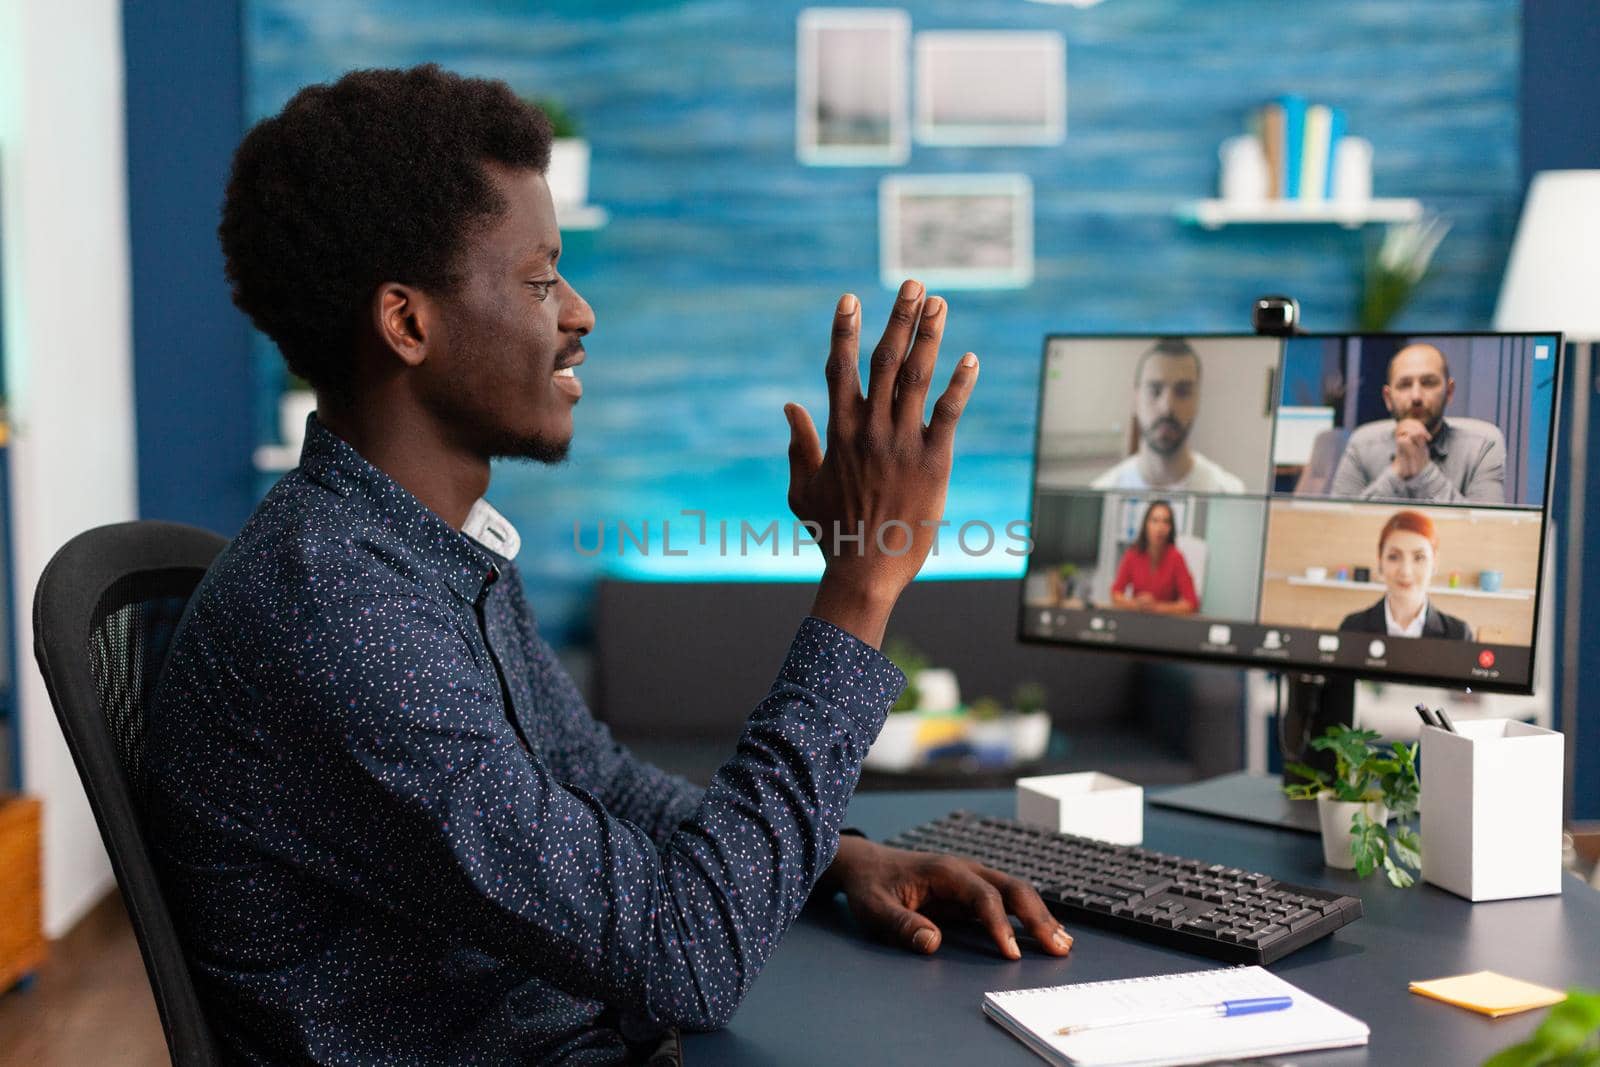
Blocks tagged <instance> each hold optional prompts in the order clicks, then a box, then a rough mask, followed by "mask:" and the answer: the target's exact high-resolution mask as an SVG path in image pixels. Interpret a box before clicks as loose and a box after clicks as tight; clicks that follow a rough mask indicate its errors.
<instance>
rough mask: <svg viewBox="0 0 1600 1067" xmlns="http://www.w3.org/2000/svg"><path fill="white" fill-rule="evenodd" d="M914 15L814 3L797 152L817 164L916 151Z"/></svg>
mask: <svg viewBox="0 0 1600 1067" xmlns="http://www.w3.org/2000/svg"><path fill="white" fill-rule="evenodd" d="M910 46H911V16H910V15H908V14H906V12H905V11H903V10H900V9H898V8H837V7H808V8H805V9H804V10H802V11H801V12H800V16H799V20H798V27H797V40H796V56H795V60H796V61H795V155H796V157H797V158H798V159H799V160H800V162H802V163H805V164H808V165H811V166H898V165H899V164H901V163H904V162H905V161H906V160H907V159H909V158H910V156H911V122H910V118H909V115H908V112H909V110H910V108H909V102H908V99H907V98H908V96H909V92H910V90H909V83H910V72H909V60H908V53H909V51H910Z"/></svg>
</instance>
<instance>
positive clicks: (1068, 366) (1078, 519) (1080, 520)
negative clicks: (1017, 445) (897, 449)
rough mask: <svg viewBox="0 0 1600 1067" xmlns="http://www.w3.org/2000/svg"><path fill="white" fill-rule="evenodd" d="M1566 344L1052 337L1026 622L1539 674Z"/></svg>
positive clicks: (1446, 672) (1297, 661)
mask: <svg viewBox="0 0 1600 1067" xmlns="http://www.w3.org/2000/svg"><path fill="white" fill-rule="evenodd" d="M1560 340H1561V339H1560V337H1559V336H1558V335H1554V334H1443V335H1433V334H1429V335H1422V334H1418V335H1391V334H1383V335H1353V334H1345V335H1337V336H1335V335H1318V336H1305V335H1302V336H1294V337H1263V336H1258V335H1248V336H1226V337H1224V336H1204V335H1193V336H1177V335H1169V336H1148V337H1131V336H1123V337H1082V336H1071V337H1069V336H1054V337H1050V338H1048V339H1047V340H1046V343H1045V351H1044V367H1043V377H1042V382H1041V395H1040V407H1039V426H1038V438H1037V442H1036V452H1035V460H1034V463H1035V466H1034V485H1033V514H1032V521H1033V528H1032V536H1033V550H1032V552H1031V554H1030V556H1029V558H1028V566H1027V573H1026V577H1025V578H1024V580H1023V596H1022V616H1021V635H1022V637H1023V638H1024V639H1028V640H1041V641H1052V642H1061V643H1064V644H1075V645H1090V646H1101V647H1117V648H1122V649H1125V650H1128V651H1143V652H1153V653H1163V654H1172V655H1180V656H1186V657H1200V658H1214V659H1220V660H1234V661H1240V662H1253V663H1255V664H1257V665H1262V666H1271V665H1272V664H1273V663H1282V664H1283V665H1285V666H1297V667H1306V668H1328V669H1338V670H1348V671H1353V672H1358V673H1361V674H1364V675H1369V676H1374V677H1385V676H1387V677H1394V678H1397V679H1406V680H1411V681H1421V682H1439V683H1444V684H1449V685H1464V686H1478V687H1484V688H1498V689H1511V690H1517V689H1520V690H1527V689H1528V688H1529V687H1530V686H1531V685H1532V680H1533V679H1532V664H1533V643H1534V625H1535V620H1536V618H1537V614H1538V593H1539V585H1540V583H1539V577H1540V567H1541V549H1542V547H1543V544H1544V537H1545V523H1544V519H1545V496H1546V492H1547V482H1548V477H1547V476H1548V472H1549V465H1550V457H1551V449H1552V443H1553V435H1554V421H1555V403H1556V395H1557V370H1558V364H1559V361H1560V354H1561V343H1560Z"/></svg>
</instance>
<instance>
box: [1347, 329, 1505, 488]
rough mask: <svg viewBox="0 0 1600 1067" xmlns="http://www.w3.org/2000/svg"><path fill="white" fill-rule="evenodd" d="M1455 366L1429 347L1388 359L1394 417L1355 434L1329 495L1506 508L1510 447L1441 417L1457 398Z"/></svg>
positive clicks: (1483, 430) (1491, 432)
mask: <svg viewBox="0 0 1600 1067" xmlns="http://www.w3.org/2000/svg"><path fill="white" fill-rule="evenodd" d="M1455 390H1456V383H1455V380H1454V379H1452V378H1451V377H1450V364H1449V362H1448V361H1446V359H1445V356H1444V353H1443V352H1441V351H1439V349H1438V348H1436V347H1434V346H1433V345H1430V344H1423V343H1418V344H1411V345H1407V346H1406V347H1404V348H1402V349H1401V350H1400V351H1398V352H1396V353H1395V354H1394V358H1393V359H1391V360H1390V361H1389V380H1388V381H1387V382H1386V383H1385V384H1384V386H1383V402H1384V404H1385V406H1387V407H1388V409H1389V413H1390V414H1391V415H1392V416H1393V419H1392V420H1391V419H1385V420H1381V421H1379V422H1369V423H1367V424H1366V425H1364V426H1359V427H1357V428H1356V430H1355V432H1354V433H1352V434H1351V435H1350V441H1349V443H1348V444H1347V445H1346V446H1345V450H1344V455H1343V457H1342V458H1341V459H1340V460H1339V467H1338V469H1337V470H1336V471H1334V474H1333V485H1332V487H1331V488H1330V489H1329V490H1328V495H1330V496H1341V497H1354V498H1356V499H1360V500H1413V501H1426V502H1428V503H1434V504H1455V503H1478V504H1504V503H1505V502H1506V441H1505V436H1504V435H1503V434H1501V432H1500V428H1499V427H1498V426H1495V425H1494V424H1493V423H1491V422H1484V421H1483V420H1482V419H1463V418H1453V419H1449V420H1448V421H1447V420H1446V419H1445V417H1444V409H1445V408H1446V407H1447V406H1448V405H1449V403H1450V398H1451V397H1453V396H1454V395H1455Z"/></svg>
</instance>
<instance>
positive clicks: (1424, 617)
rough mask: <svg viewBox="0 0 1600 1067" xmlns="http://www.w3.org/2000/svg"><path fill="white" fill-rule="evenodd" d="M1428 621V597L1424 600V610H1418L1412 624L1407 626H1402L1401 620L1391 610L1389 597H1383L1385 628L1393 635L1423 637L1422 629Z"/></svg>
mask: <svg viewBox="0 0 1600 1067" xmlns="http://www.w3.org/2000/svg"><path fill="white" fill-rule="evenodd" d="M1427 623H1428V601H1427V598H1426V597H1424V598H1423V601H1422V610H1421V611H1419V612H1417V617H1416V618H1414V619H1412V620H1411V622H1410V624H1408V625H1406V626H1401V625H1400V622H1399V620H1398V619H1396V618H1395V617H1394V614H1393V612H1391V611H1390V610H1389V598H1388V597H1384V598H1383V625H1384V629H1386V630H1388V631H1389V635H1390V636H1391V637H1421V636H1422V629H1423V627H1424V626H1426V625H1427Z"/></svg>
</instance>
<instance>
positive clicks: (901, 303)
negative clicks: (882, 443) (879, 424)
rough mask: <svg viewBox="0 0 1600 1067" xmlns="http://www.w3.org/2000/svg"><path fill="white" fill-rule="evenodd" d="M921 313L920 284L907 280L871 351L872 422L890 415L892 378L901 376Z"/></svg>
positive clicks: (869, 400) (869, 399)
mask: <svg viewBox="0 0 1600 1067" xmlns="http://www.w3.org/2000/svg"><path fill="white" fill-rule="evenodd" d="M921 310H922V284H921V283H920V282H915V281H911V280H909V279H908V280H907V281H906V282H905V283H904V284H903V285H901V286H900V295H899V296H897V297H895V301H894V307H893V309H891V310H890V312H889V325H888V326H886V327H884V330H883V338H882V340H880V341H879V342H878V347H877V348H875V349H873V350H872V369H871V370H870V371H869V372H868V375H867V411H868V412H869V417H870V418H872V419H874V420H879V419H887V417H888V415H889V410H890V405H891V404H892V403H893V401H894V382H895V378H896V377H897V376H898V375H899V373H900V364H901V362H902V361H903V360H904V359H905V355H906V348H907V347H909V346H910V344H911V333H912V331H913V330H915V329H916V326H917V316H918V314H919V313H920V312H921Z"/></svg>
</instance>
